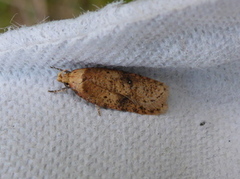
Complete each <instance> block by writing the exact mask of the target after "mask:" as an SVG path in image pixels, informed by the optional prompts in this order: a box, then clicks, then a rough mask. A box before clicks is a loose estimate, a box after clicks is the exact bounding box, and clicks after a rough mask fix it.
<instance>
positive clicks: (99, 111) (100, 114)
mask: <svg viewBox="0 0 240 179" xmlns="http://www.w3.org/2000/svg"><path fill="white" fill-rule="evenodd" d="M95 106H96V108H97V110H98V115H99V116H102V113H101V109H100V107H99V106H98V105H95Z"/></svg>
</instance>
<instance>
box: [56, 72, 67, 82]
mask: <svg viewBox="0 0 240 179" xmlns="http://www.w3.org/2000/svg"><path fill="white" fill-rule="evenodd" d="M57 80H58V81H59V82H62V83H65V84H68V82H69V72H66V71H61V72H59V73H58V76H57Z"/></svg>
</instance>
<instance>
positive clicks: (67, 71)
mask: <svg viewBox="0 0 240 179" xmlns="http://www.w3.org/2000/svg"><path fill="white" fill-rule="evenodd" d="M50 68H53V69H56V70H59V71H63V72H66V73H70V71H69V70H63V69H61V68H57V67H54V66H50Z"/></svg>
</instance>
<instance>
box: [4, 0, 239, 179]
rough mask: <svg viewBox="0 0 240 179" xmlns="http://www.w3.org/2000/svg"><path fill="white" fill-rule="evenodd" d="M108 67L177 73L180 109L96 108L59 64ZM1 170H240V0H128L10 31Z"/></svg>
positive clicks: (170, 81)
mask: <svg viewBox="0 0 240 179" xmlns="http://www.w3.org/2000/svg"><path fill="white" fill-rule="evenodd" d="M50 66H55V67H59V68H63V69H77V68H84V67H96V66H98V67H109V68H114V69H121V70H125V71H129V72H132V73H138V74H141V75H144V76H148V77H150V78H153V79H156V80H159V81H162V82H164V83H166V84H167V85H168V86H169V88H170V96H169V100H168V103H169V110H168V112H167V113H166V114H164V115H159V116H148V115H139V114H134V113H129V112H121V111H116V110H110V109H101V113H102V116H99V115H98V112H97V108H96V107H95V106H94V105H93V104H90V103H88V102H86V101H85V100H83V99H81V98H79V97H78V96H77V95H76V94H75V93H74V92H72V91H71V90H68V91H67V92H62V93H57V94H52V93H49V92H48V90H52V89H54V90H55V89H60V88H62V87H63V86H64V85H63V84H61V83H59V82H57V81H56V76H57V73H58V71H57V70H54V69H51V68H50ZM0 86H1V87H0V94H1V95H0V106H1V107H0V114H1V119H0V168H1V172H0V178H3V179H6V178H81V179H82V178H93V179H95V178H103V179H108V178H109V179H113V178H116V179H117V178H125V179H130V178H133V179H139V178H151V179H153V178H156V179H157V178H179V179H181V178H182V179H186V178H201V179H206V178H209V179H213V178H218V179H226V178H230V179H234V178H238V177H239V176H240V167H239V166H240V91H239V89H240V1H239V0H228V1H226V0H168V1H165V0H137V1H134V2H131V3H128V4H124V3H122V2H117V3H113V4H109V5H107V6H106V7H104V8H102V9H100V10H98V11H96V12H88V13H85V14H83V15H81V16H79V17H77V18H75V19H67V20H61V21H53V22H47V23H43V24H39V25H35V26H32V27H22V28H19V29H15V30H10V31H8V32H5V33H4V34H1V35H0Z"/></svg>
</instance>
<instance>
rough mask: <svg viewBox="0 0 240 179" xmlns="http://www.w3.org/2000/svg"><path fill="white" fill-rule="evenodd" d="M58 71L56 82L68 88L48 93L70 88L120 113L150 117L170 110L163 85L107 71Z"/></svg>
mask: <svg viewBox="0 0 240 179" xmlns="http://www.w3.org/2000/svg"><path fill="white" fill-rule="evenodd" d="M51 68H55V67H51ZM55 69H57V70H60V71H61V72H60V73H58V77H57V80H58V81H59V82H62V83H64V84H65V86H66V87H65V88H63V89H60V90H55V91H49V92H60V91H64V90H66V89H68V88H71V89H72V90H73V91H75V92H76V94H77V95H79V96H80V97H82V98H83V99H85V100H87V101H89V102H90V103H93V104H96V105H98V106H100V107H104V108H110V109H116V110H120V111H128V112H135V113H139V114H148V115H157V114H162V113H164V112H166V111H167V108H168V106H167V98H168V87H167V86H166V85H165V84H163V83H162V82H159V81H156V80H153V79H150V78H148V77H144V76H141V75H137V74H134V73H128V72H124V71H120V70H112V69H107V68H83V69H76V70H73V71H68V70H62V69H59V68H55Z"/></svg>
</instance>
